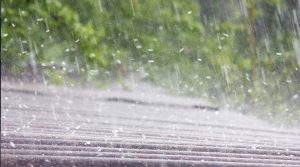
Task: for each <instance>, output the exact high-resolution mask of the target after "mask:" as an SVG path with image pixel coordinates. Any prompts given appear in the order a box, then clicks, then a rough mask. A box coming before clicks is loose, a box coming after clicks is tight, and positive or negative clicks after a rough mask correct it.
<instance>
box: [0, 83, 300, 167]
mask: <svg viewBox="0 0 300 167" xmlns="http://www.w3.org/2000/svg"><path fill="white" fill-rule="evenodd" d="M75 92H76V93H75ZM78 92H80V93H78ZM151 96H152V95H151ZM108 97H109V98H108ZM131 97H132V98H131ZM133 97H134V98H133ZM159 97H162V96H157V97H156V98H153V97H152V98H148V99H147V95H146V96H143V97H141V98H140V97H139V96H137V95H135V96H130V94H128V95H126V93H124V92H123V95H122V98H120V96H118V94H117V93H115V92H112V93H109V92H106V93H97V92H92V93H91V92H89V93H88V92H87V91H83V90H81V91H79V90H78V91H77V90H68V91H66V90H60V89H58V88H53V89H51V90H49V89H42V88H39V89H28V88H27V89H25V87H20V86H12V85H9V84H6V86H2V87H1V166H31V165H32V166H73V165H74V166H272V167H273V166H300V135H299V133H298V132H297V131H296V130H286V129H281V130H279V129H276V128H272V127H270V126H269V125H267V124H265V123H264V122H261V121H259V120H257V119H255V118H253V117H250V116H244V115H240V114H238V113H235V112H228V111H218V110H217V108H216V107H215V106H212V105H210V104H207V105H206V103H203V102H201V105H202V106H201V107H199V106H198V105H200V104H196V103H197V100H194V101H193V100H188V102H184V99H182V98H181V99H179V100H178V99H176V98H170V100H168V98H167V97H166V96H164V97H163V100H162V102H163V103H160V101H159ZM145 98H146V100H145ZM120 99H121V100H120ZM149 99H150V100H149ZM153 101H154V102H153ZM178 101H180V102H178ZM135 102H137V103H135ZM144 102H145V103H144ZM162 104H164V105H162ZM169 104H171V105H169ZM195 104H196V107H195Z"/></svg>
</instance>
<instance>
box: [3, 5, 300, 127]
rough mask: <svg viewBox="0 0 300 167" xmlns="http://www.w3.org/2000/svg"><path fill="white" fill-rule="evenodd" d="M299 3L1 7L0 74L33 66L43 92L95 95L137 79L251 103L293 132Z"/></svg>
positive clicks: (232, 103)
mask: <svg viewBox="0 0 300 167" xmlns="http://www.w3.org/2000/svg"><path fill="white" fill-rule="evenodd" d="M297 3H299V2H297V1H295V0H291V1H284V0H271V1H237V0H229V1H223V0H200V1H196V0H195V1H189V3H186V2H185V1H181V0H149V1H145V0H124V1H120V0H100V1H95V0H84V1H75V0H62V1H60V0H51V1H50V0H47V1H38V0H26V1H17V0H2V1H1V69H2V70H4V71H5V72H7V73H9V74H16V73H20V72H24V71H33V68H34V67H33V66H34V63H32V59H34V60H35V61H36V63H37V65H36V66H37V69H38V73H39V74H38V75H42V76H43V77H44V78H46V80H48V81H49V82H50V83H54V84H66V82H70V83H72V84H73V83H74V82H79V83H82V84H87V83H95V85H101V87H103V85H104V84H103V83H106V82H109V80H111V78H116V79H120V78H122V77H127V76H128V74H129V73H137V72H139V73H141V74H143V77H144V78H145V79H147V80H150V81H152V82H154V83H155V84H158V85H160V86H164V87H166V88H168V89H169V90H171V92H175V93H178V94H188V95H193V96H198V97H202V98H208V99H211V100H214V101H215V102H218V103H220V105H227V106H228V105H230V106H232V107H238V106H241V104H249V106H251V108H253V109H255V112H256V114H258V115H261V116H265V117H268V118H272V119H276V118H277V117H278V118H279V117H283V115H285V116H286V118H287V121H286V122H289V123H291V124H293V123H295V121H296V120H297V119H299V108H300V106H299V104H300V102H299V99H300V97H298V96H300V92H299V91H300V84H299V83H300V72H299V65H297V63H296V62H297V61H296V56H295V52H294V50H293V47H292V40H293V39H295V38H297V37H298V38H299V34H297V31H296V29H295V26H291V25H295V23H294V22H293V21H294V20H295V19H294V16H293V15H295V14H296V15H298V16H299V15H300V14H299V10H297V6H299V5H297ZM293 12H294V13H295V14H293ZM32 56H33V57H32ZM53 67H55V68H53ZM72 79H74V80H73V81H72ZM247 111H250V109H247ZM270 115H271V116H270ZM297 117H298V118H297ZM293 121H294V122H293ZM298 121H299V120H298Z"/></svg>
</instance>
